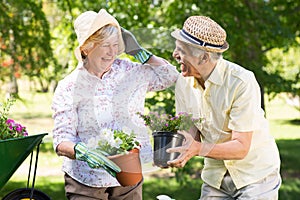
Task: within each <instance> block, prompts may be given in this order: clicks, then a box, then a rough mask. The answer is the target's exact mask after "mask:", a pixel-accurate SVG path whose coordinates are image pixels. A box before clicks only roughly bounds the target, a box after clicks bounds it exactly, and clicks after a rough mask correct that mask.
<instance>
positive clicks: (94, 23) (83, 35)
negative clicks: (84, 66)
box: [74, 9, 125, 61]
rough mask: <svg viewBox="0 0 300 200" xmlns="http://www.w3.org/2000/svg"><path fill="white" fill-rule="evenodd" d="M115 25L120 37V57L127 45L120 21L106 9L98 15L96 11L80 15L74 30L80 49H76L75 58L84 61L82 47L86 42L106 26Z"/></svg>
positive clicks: (75, 22)
mask: <svg viewBox="0 0 300 200" xmlns="http://www.w3.org/2000/svg"><path fill="white" fill-rule="evenodd" d="M108 24H113V25H116V26H117V27H118V35H119V51H118V55H120V54H121V53H123V52H124V49H125V45H124V42H123V38H122V32H121V27H120V25H119V23H118V21H117V20H116V19H115V18H114V17H113V16H112V15H110V14H109V13H107V12H106V10H105V9H101V10H100V11H99V12H98V13H96V12H94V11H86V12H84V13H82V14H80V15H79V16H78V17H77V18H76V20H75V21H74V29H75V33H76V35H77V40H78V43H79V45H78V47H77V48H76V49H75V56H76V58H77V60H78V61H82V57H81V52H80V47H81V45H83V44H84V42H85V41H86V40H87V39H88V38H89V37H90V36H91V35H93V34H94V33H95V32H96V31H97V30H99V29H100V28H102V27H104V26H105V25H108Z"/></svg>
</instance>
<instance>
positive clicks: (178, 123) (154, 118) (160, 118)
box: [137, 112, 202, 132]
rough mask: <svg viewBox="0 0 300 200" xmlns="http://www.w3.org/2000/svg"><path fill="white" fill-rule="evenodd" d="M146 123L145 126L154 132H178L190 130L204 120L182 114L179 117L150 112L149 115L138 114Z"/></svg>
mask: <svg viewBox="0 0 300 200" xmlns="http://www.w3.org/2000/svg"><path fill="white" fill-rule="evenodd" d="M137 114H138V115H139V116H140V117H141V118H142V119H144V121H145V125H146V126H148V127H149V128H150V129H151V130H152V131H169V132H177V131H178V130H189V129H190V128H191V127H192V126H193V125H194V124H195V123H201V122H202V119H201V118H199V119H195V118H193V116H192V114H188V113H185V112H181V113H179V114H178V115H175V116H173V115H168V114H163V115H159V114H158V113H153V112H150V113H149V114H148V115H143V114H141V113H137Z"/></svg>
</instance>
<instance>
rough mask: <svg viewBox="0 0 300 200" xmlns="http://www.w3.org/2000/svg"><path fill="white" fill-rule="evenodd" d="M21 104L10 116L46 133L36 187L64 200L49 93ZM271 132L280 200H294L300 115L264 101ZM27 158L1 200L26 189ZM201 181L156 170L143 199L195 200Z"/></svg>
mask: <svg viewBox="0 0 300 200" xmlns="http://www.w3.org/2000/svg"><path fill="white" fill-rule="evenodd" d="M21 97H23V98H24V99H26V100H24V101H23V102H16V104H15V105H14V106H13V107H12V109H11V113H12V116H11V117H13V118H14V119H15V120H16V121H18V122H20V123H22V124H23V125H26V126H27V127H28V131H29V132H30V134H37V133H45V132H47V133H49V135H48V136H46V137H45V138H44V143H43V144H42V145H41V151H40V156H39V163H38V168H37V178H36V181H35V188H36V189H38V190H40V191H42V192H44V193H46V194H47V195H48V196H50V197H51V198H52V199H53V200H64V199H65V197H64V184H63V174H62V172H61V171H60V167H61V161H62V159H61V158H59V157H58V156H56V154H55V153H54V152H53V149H52V143H51V142H52V135H51V131H52V127H53V122H52V120H51V109H50V104H51V100H52V94H40V93H35V94H31V93H28V94H27V93H24V94H21ZM266 113H267V118H268V119H269V121H270V130H271V133H272V135H273V136H274V137H275V138H276V141H277V144H278V148H279V150H280V155H281V159H282V168H281V174H282V177H283V183H282V187H281V188H280V197H279V199H282V200H283V199H284V200H296V199H299V196H300V168H299V166H300V157H299V155H298V151H299V149H300V124H299V120H300V112H299V111H297V110H296V109H294V108H292V107H289V106H288V105H286V104H285V102H284V100H283V99H280V98H276V99H275V100H272V101H271V102H266ZM28 166H29V157H28V158H27V159H26V160H25V161H24V163H23V164H22V165H21V166H20V167H19V169H18V170H17V171H16V172H15V173H14V175H13V176H12V177H11V178H10V180H9V181H8V182H7V183H6V185H5V186H4V187H3V188H2V189H1V190H0V198H3V197H4V196H5V195H6V194H8V193H9V192H10V191H12V190H15V189H18V188H23V187H26V183H27V175H28ZM201 184H202V181H201V180H200V179H199V178H198V179H193V178H192V177H191V178H190V179H189V181H188V184H187V185H183V186H182V185H180V184H179V183H177V182H176V179H175V175H174V173H172V172H171V170H169V169H163V170H158V171H156V172H152V173H150V174H149V173H148V174H146V176H145V183H144V192H143V196H144V199H145V200H154V199H156V196H157V195H159V194H166V195H169V196H171V197H172V198H175V199H176V200H193V199H195V200H196V199H198V198H199V195H200V189H201Z"/></svg>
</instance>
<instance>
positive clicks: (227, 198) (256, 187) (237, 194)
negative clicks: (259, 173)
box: [200, 170, 281, 200]
mask: <svg viewBox="0 0 300 200" xmlns="http://www.w3.org/2000/svg"><path fill="white" fill-rule="evenodd" d="M280 185H281V177H280V174H279V173H278V170H275V171H274V172H273V173H271V174H270V175H268V176H267V177H265V178H264V179H262V180H260V181H258V182H256V183H252V184H250V185H247V186H245V187H243V188H240V189H237V188H236V187H235V185H234V183H233V181H232V179H231V177H230V175H229V174H228V173H226V175H225V176H224V178H223V181H222V184H221V188H220V189H216V188H213V187H211V186H209V185H208V184H206V183H203V185H202V190H201V197H200V200H277V199H278V190H279V187H280Z"/></svg>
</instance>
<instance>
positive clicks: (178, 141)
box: [152, 131, 184, 168]
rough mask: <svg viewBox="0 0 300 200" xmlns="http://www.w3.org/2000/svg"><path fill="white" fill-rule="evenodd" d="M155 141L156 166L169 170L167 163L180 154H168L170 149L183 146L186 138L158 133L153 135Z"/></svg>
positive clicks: (167, 133) (171, 133)
mask: <svg viewBox="0 0 300 200" xmlns="http://www.w3.org/2000/svg"><path fill="white" fill-rule="evenodd" d="M152 136H153V139H154V155H153V159H154V164H155V165H156V166H158V167H161V168H167V167H168V164H167V162H168V161H170V160H174V159H176V158H177V157H178V156H179V154H180V153H179V152H174V153H167V152H166V150H167V149H169V148H173V147H177V146H181V145H182V142H183V140H184V136H183V135H181V134H178V133H173V132H166V131H158V132H154V133H152Z"/></svg>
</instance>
